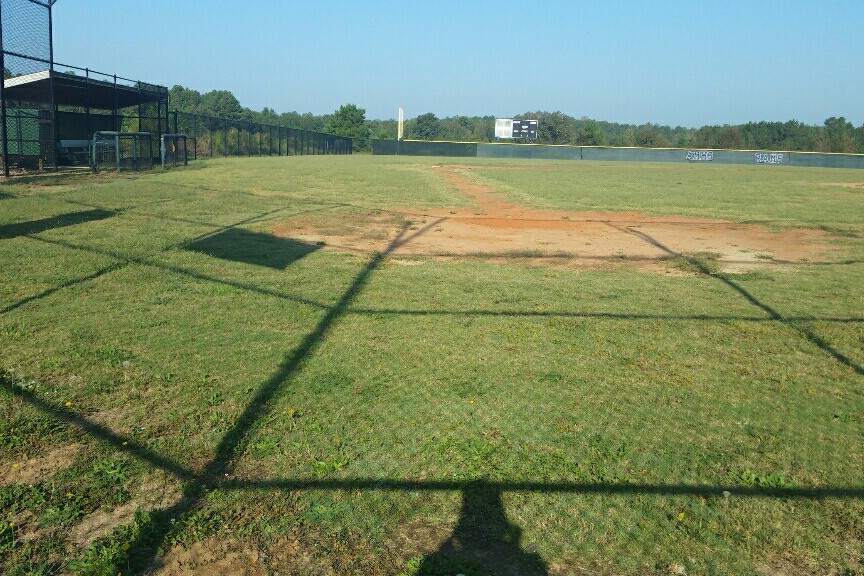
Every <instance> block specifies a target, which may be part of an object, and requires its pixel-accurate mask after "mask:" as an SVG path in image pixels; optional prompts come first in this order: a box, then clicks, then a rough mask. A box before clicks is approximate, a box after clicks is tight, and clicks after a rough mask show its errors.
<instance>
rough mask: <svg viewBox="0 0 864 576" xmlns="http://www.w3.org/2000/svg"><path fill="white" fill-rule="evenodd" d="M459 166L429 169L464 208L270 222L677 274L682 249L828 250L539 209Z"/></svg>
mask: <svg viewBox="0 0 864 576" xmlns="http://www.w3.org/2000/svg"><path fill="white" fill-rule="evenodd" d="M457 168H459V169H461V168H464V167H461V166H460V167H456V166H435V167H433V168H432V170H433V171H434V173H435V174H436V175H438V176H439V177H440V178H442V179H444V180H445V181H446V182H447V183H449V184H450V185H452V186H454V187H455V188H456V189H458V190H459V192H461V193H462V194H464V195H465V196H466V197H467V199H468V200H469V202H470V204H471V205H470V206H469V207H447V208H431V209H426V210H422V211H420V210H417V209H404V210H399V209H397V210H389V211H386V212H385V211H375V212H372V213H370V214H366V215H364V216H363V217H360V218H358V219H357V220H355V221H353V222H352V223H350V224H348V225H346V227H345V229H344V230H334V229H333V227H332V226H320V225H316V224H315V223H314V222H312V221H309V222H299V223H298V222H292V224H290V225H284V226H279V227H277V228H276V229H275V233H276V234H277V235H278V236H283V237H291V238H294V239H297V240H303V241H306V242H309V243H314V244H319V245H324V246H325V247H326V248H329V249H335V250H343V251H350V252H362V253H373V252H383V251H386V250H388V248H389V247H390V245H391V243H393V241H394V240H396V239H397V237H398V235H399V234H400V230H401V228H400V225H399V224H400V223H402V222H404V221H406V220H407V221H408V222H409V223H410V225H409V230H408V231H407V233H405V234H404V236H403V240H402V241H400V243H399V244H398V245H397V246H396V248H395V249H394V250H392V251H391V254H392V256H393V257H394V261H396V262H403V263H412V262H416V259H410V258H408V259H400V258H399V256H406V257H417V256H420V257H430V258H439V259H440V258H465V257H472V258H482V259H486V260H490V261H505V260H518V261H521V262H524V263H527V264H529V265H542V266H551V267H557V268H575V269H598V268H621V267H629V268H637V269H642V270H648V271H656V272H664V273H671V272H675V271H676V270H677V269H676V268H675V263H676V262H678V261H680V257H681V256H685V257H686V256H693V255H700V256H705V257H709V258H711V259H712V260H715V261H716V263H717V265H718V266H719V268H720V269H721V270H722V271H724V272H732V273H737V272H746V271H748V270H751V269H754V268H761V267H766V266H773V267H781V266H784V265H789V264H799V263H802V262H808V261H809V262H812V261H814V260H816V259H819V258H821V257H823V256H825V255H826V254H827V252H828V251H829V250H830V246H829V245H828V244H827V243H826V240H827V238H828V237H829V234H828V233H826V232H824V231H821V230H813V229H794V230H785V231H781V232H775V231H771V230H768V229H766V228H765V227H762V226H758V225H751V224H739V223H735V222H730V221H725V220H706V219H698V218H687V217H682V216H649V215H645V214H640V213H635V212H577V211H556V210H536V209H532V208H528V207H525V206H519V205H517V204H513V203H510V202H508V201H507V200H506V199H505V198H504V197H503V196H502V195H500V194H496V193H494V192H492V191H491V190H489V189H488V188H486V187H484V186H482V185H479V184H477V183H474V182H471V181H470V180H468V179H466V178H465V177H464V176H462V175H461V174H459V173H458V171H457Z"/></svg>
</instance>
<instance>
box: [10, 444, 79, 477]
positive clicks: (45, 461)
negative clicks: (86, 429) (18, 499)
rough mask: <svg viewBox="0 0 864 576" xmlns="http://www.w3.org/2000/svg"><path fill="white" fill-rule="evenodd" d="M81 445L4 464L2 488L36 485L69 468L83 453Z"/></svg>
mask: <svg viewBox="0 0 864 576" xmlns="http://www.w3.org/2000/svg"><path fill="white" fill-rule="evenodd" d="M81 448H82V446H81V445H80V444H67V445H65V446H60V447H58V448H55V449H53V450H51V451H50V452H48V453H47V454H44V455H42V456H36V457H33V458H24V459H21V460H16V461H13V462H4V463H3V465H2V466H3V467H2V469H0V486H11V485H12V484H34V483H36V482H39V481H41V480H45V479H46V478H50V477H51V476H53V475H54V474H56V473H57V472H59V471H60V470H63V469H64V468H68V467H69V466H71V465H72V463H73V462H74V461H75V458H77V457H78V453H79V452H80V451H81Z"/></svg>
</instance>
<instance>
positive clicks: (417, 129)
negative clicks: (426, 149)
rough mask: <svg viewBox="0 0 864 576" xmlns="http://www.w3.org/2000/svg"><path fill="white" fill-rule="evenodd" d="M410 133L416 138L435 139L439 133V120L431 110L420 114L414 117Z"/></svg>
mask: <svg viewBox="0 0 864 576" xmlns="http://www.w3.org/2000/svg"><path fill="white" fill-rule="evenodd" d="M410 134H411V136H412V137H413V138H417V139H418V140H435V139H436V138H438V136H439V135H440V134H441V122H440V121H439V120H438V117H437V116H435V114H433V113H432V112H427V113H426V114H421V115H420V116H418V117H417V118H415V119H414V123H413V124H412V125H411V132H410Z"/></svg>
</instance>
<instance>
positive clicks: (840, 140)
mask: <svg viewBox="0 0 864 576" xmlns="http://www.w3.org/2000/svg"><path fill="white" fill-rule="evenodd" d="M822 134H823V136H822V139H821V145H820V151H821V152H855V151H856V149H857V148H858V146H857V143H856V142H855V127H854V126H852V123H851V122H847V121H846V118H844V117H843V116H841V117H839V118H835V117H834V116H832V117H831V118H828V119H827V120H825V128H824V129H823V131H822Z"/></svg>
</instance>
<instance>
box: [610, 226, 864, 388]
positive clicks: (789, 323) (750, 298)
mask: <svg viewBox="0 0 864 576" xmlns="http://www.w3.org/2000/svg"><path fill="white" fill-rule="evenodd" d="M609 226H611V227H613V228H615V229H616V230H620V231H622V232H625V233H627V234H631V235H633V236H636V237H637V238H640V239H642V240H644V241H645V242H647V243H648V244H651V245H652V246H655V247H657V248H659V249H660V250H663V251H664V252H666V253H667V254H668V255H670V256H672V257H675V258H681V259H683V260H686V261H687V262H688V263H689V264H690V265H691V266H693V268H694V269H695V270H698V271H699V273H701V274H704V275H705V276H708V277H710V278H714V279H715V280H719V281H720V282H722V283H723V284H725V285H726V286H728V287H729V288H731V289H732V290H733V291H735V292H737V293H738V295H739V296H741V297H742V298H744V299H745V300H746V301H747V302H749V303H750V304H752V305H753V306H755V307H756V308H758V309H760V310H762V311H763V312H765V314H767V316H768V318H770V319H771V320H773V321H776V322H779V323H780V324H782V325H784V326H786V327H788V328H790V329H791V330H793V331H795V332H797V333H798V334H799V335H800V336H802V337H803V338H804V339H805V340H807V341H809V342H810V343H811V344H813V345H814V346H816V347H817V348H820V349H821V350H822V351H823V352H825V353H826V354H828V355H829V356H831V357H832V358H834V359H835V360H836V361H837V362H839V363H840V364H843V365H845V366H849V367H850V368H851V369H852V370H854V371H855V372H856V373H857V374H858V375H861V376H864V366H862V365H861V364H858V363H857V362H855V361H854V360H853V359H852V358H850V357H849V356H847V355H846V354H844V353H843V352H841V351H840V350H838V349H836V348H835V347H834V346H832V345H831V344H830V343H829V342H828V341H827V340H825V339H824V338H822V337H821V336H820V335H819V334H817V333H816V332H815V331H814V330H813V329H812V328H809V327H808V326H804V325H802V324H800V323H798V322H796V321H793V320H791V319H790V318H786V317H785V316H783V315H782V314H780V312H778V311H777V310H775V309H774V308H772V307H771V306H769V305H768V304H766V303H764V302H762V301H761V300H759V299H758V298H756V296H754V295H753V294H751V293H750V292H748V291H747V290H746V289H745V288H744V287H743V286H741V285H740V284H738V283H737V282H735V281H734V280H732V279H731V278H730V277H729V276H728V275H726V274H723V273H721V272H717V271H716V270H712V269H711V268H710V267H709V266H708V265H706V264H705V262H702V261H701V260H700V259H699V258H695V257H692V256H687V255H685V254H681V253H679V252H676V251H674V250H672V249H671V248H669V247H668V246H666V245H665V244H663V243H662V242H660V241H659V240H657V239H656V238H654V237H652V236H650V235H648V234H646V233H644V232H642V231H640V230H636V229H634V228H622V227H620V226H616V225H614V224H609Z"/></svg>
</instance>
